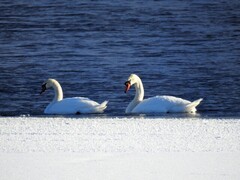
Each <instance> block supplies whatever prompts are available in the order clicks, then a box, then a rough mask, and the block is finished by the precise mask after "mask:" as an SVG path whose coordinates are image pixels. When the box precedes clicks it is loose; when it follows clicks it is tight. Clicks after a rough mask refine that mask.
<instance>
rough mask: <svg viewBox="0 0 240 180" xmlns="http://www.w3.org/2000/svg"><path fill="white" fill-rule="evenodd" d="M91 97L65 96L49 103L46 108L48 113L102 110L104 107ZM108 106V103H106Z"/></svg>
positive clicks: (94, 111)
mask: <svg viewBox="0 0 240 180" xmlns="http://www.w3.org/2000/svg"><path fill="white" fill-rule="evenodd" d="M100 106H101V105H100V104H99V103H97V102H95V101H93V100H90V99H89V98H85V97H73V98H65V99H63V100H61V101H58V102H56V103H54V104H49V106H48V107H47V108H46V109H45V113H46V114H76V113H97V112H102V111H103V110H104V109H103V107H102V108H101V109H100V108H99V107H100ZM105 106H106V103H105Z"/></svg>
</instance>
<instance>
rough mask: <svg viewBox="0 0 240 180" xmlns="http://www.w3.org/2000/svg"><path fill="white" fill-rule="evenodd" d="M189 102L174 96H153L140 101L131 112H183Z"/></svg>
mask: <svg viewBox="0 0 240 180" xmlns="http://www.w3.org/2000/svg"><path fill="white" fill-rule="evenodd" d="M190 103H191V102H190V101H188V100H185V99H182V98H178V97H174V96H155V97H151V98H148V99H145V100H143V101H141V102H140V103H139V104H138V105H137V106H136V107H135V108H134V109H133V111H132V112H133V113H161V112H183V111H184V110H185V108H186V106H187V105H188V104H190Z"/></svg>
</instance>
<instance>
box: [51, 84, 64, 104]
mask: <svg viewBox="0 0 240 180" xmlns="http://www.w3.org/2000/svg"><path fill="white" fill-rule="evenodd" d="M52 87H53V88H54V91H55V96H54V98H53V102H55V101H61V100H62V99H63V91H62V87H61V85H60V84H59V83H58V82H57V81H55V82H53V83H52Z"/></svg>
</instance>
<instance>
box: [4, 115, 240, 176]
mask: <svg viewBox="0 0 240 180" xmlns="http://www.w3.org/2000/svg"><path fill="white" fill-rule="evenodd" d="M239 169H240V119H204V118H195V117H194V118H90V119H88V118H66V117H1V118H0V176H1V179H4V180H5V179H8V180H12V179H13V180H15V179H58V180H59V179H70V180H71V179H94V180H96V179H97V180H98V179H104V180H106V179H109V180H110V179H111V180H112V179H117V180H118V179H138V180H139V179H144V180H147V179H184V180H185V179H194V180H200V179H204V180H206V179H209V180H210V179H218V180H219V179H220V180H221V179H224V180H225V179H226V180H232V179H236V180H237V179H239V178H240V171H239Z"/></svg>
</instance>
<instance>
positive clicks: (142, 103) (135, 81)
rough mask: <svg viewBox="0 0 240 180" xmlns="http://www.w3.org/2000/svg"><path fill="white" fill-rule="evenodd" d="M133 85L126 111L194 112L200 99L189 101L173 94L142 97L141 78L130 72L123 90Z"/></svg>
mask: <svg viewBox="0 0 240 180" xmlns="http://www.w3.org/2000/svg"><path fill="white" fill-rule="evenodd" d="M132 85H134V86H135V89H136V94H135V97H134V99H133V100H132V102H131V103H130V104H129V105H128V107H127V108H126V111H125V112H126V113H168V112H187V113H195V112H196V111H197V110H196V106H197V105H198V104H199V103H200V102H201V101H202V99H198V100H196V101H193V102H190V101H188V100H185V99H182V98H178V97H174V96H155V97H151V98H148V99H143V98H144V88H143V84H142V81H141V79H140V78H139V77H138V76H137V75H136V74H131V75H130V76H129V78H128V81H127V82H125V86H126V89H125V92H127V91H128V90H129V89H130V87H131V86H132Z"/></svg>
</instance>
